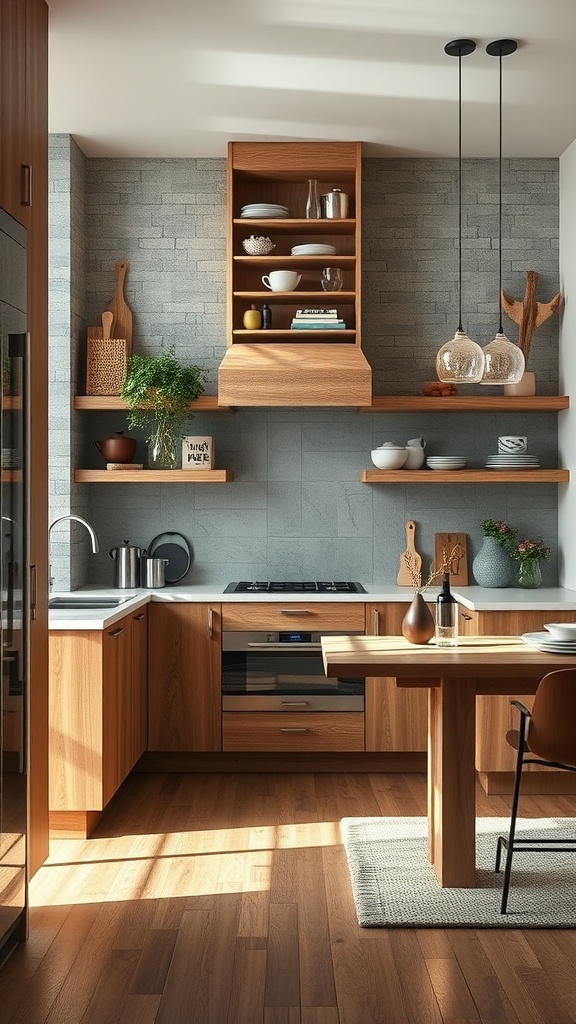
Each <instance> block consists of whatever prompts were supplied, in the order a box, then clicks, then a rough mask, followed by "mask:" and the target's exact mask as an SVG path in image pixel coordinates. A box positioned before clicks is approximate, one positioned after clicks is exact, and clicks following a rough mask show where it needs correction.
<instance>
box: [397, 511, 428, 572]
mask: <svg viewBox="0 0 576 1024" xmlns="http://www.w3.org/2000/svg"><path fill="white" fill-rule="evenodd" d="M415 534H416V523H415V522H414V521H413V520H412V519H409V520H408V522H407V523H406V548H405V550H404V551H403V552H402V554H401V555H400V568H399V569H398V576H397V578H396V582H397V584H398V586H400V587H413V586H414V576H416V577H418V576H419V575H420V573H421V572H422V556H421V555H419V554H418V552H417V551H416V548H415V547H414V537H415ZM407 559H408V561H409V563H410V565H412V567H413V569H414V573H411V572H410V570H409V568H408V565H407V563H406V560H407Z"/></svg>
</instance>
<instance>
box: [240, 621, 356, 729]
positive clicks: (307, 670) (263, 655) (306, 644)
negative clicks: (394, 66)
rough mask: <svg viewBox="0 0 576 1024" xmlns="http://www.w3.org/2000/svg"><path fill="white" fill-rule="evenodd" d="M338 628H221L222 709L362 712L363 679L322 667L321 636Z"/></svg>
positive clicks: (339, 631) (335, 634)
mask: <svg viewBox="0 0 576 1024" xmlns="http://www.w3.org/2000/svg"><path fill="white" fill-rule="evenodd" d="M342 632H343V631H342V630H337V631H334V632H332V633H331V632H329V631H327V630H322V632H321V633H320V632H308V631H305V630H299V629H298V630H279V631H274V630H272V631H270V630H265V631H264V630H262V631H260V630H259V631H254V632H248V631H246V632H245V631H224V632H223V633H222V710H223V711H363V710H364V679H361V678H359V677H355V676H341V677H338V678H331V679H328V678H327V676H326V675H325V672H324V665H323V662H322V648H321V645H320V637H321V636H331V635H332V636H341V635H342ZM360 632H361V631H360V630H354V631H353V633H354V634H360Z"/></svg>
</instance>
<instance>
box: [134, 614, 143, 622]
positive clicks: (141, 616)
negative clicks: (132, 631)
mask: <svg viewBox="0 0 576 1024" xmlns="http://www.w3.org/2000/svg"><path fill="white" fill-rule="evenodd" d="M132 618H133V619H134V622H142V619H143V618H144V612H142V614H141V615H133V616H132Z"/></svg>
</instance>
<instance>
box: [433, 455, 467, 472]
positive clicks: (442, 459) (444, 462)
mask: <svg viewBox="0 0 576 1024" xmlns="http://www.w3.org/2000/svg"><path fill="white" fill-rule="evenodd" d="M426 465H427V466H428V468H429V469H463V468H464V466H465V465H466V459H464V458H463V457H462V456H461V455H429V456H428V458H427V459H426Z"/></svg>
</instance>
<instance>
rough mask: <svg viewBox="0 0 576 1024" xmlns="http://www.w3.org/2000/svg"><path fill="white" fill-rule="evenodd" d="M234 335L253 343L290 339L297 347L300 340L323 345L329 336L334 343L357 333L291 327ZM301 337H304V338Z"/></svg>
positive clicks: (242, 332) (353, 331) (233, 332)
mask: <svg viewBox="0 0 576 1024" xmlns="http://www.w3.org/2000/svg"><path fill="white" fill-rule="evenodd" d="M232 334H233V336H234V337H235V338H236V337H244V336H246V335H248V337H249V338H250V340H251V341H256V340H261V341H266V340H267V339H271V338H289V339H290V341H291V342H294V344H295V345H297V344H298V341H299V340H302V341H303V340H304V338H305V339H306V341H307V342H310V341H312V340H314V341H317V342H318V343H319V344H321V343H322V340H323V338H325V337H327V336H328V337H329V338H330V342H331V343H334V342H335V341H337V340H338V338H340V337H343V338H350V337H354V336H355V334H356V331H355V330H354V329H353V328H351V327H347V328H343V329H342V330H340V331H331V330H330V329H329V328H327V327H326V328H325V327H322V328H320V329H318V328H317V329H316V330H313V331H303V330H300V329H298V328H297V329H296V330H294V331H292V330H290V328H289V327H286V328H283V329H281V330H277V331H275V330H273V329H267V330H265V331H263V330H259V331H246V330H242V329H241V330H238V331H232ZM300 336H302V338H301V337H300Z"/></svg>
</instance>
